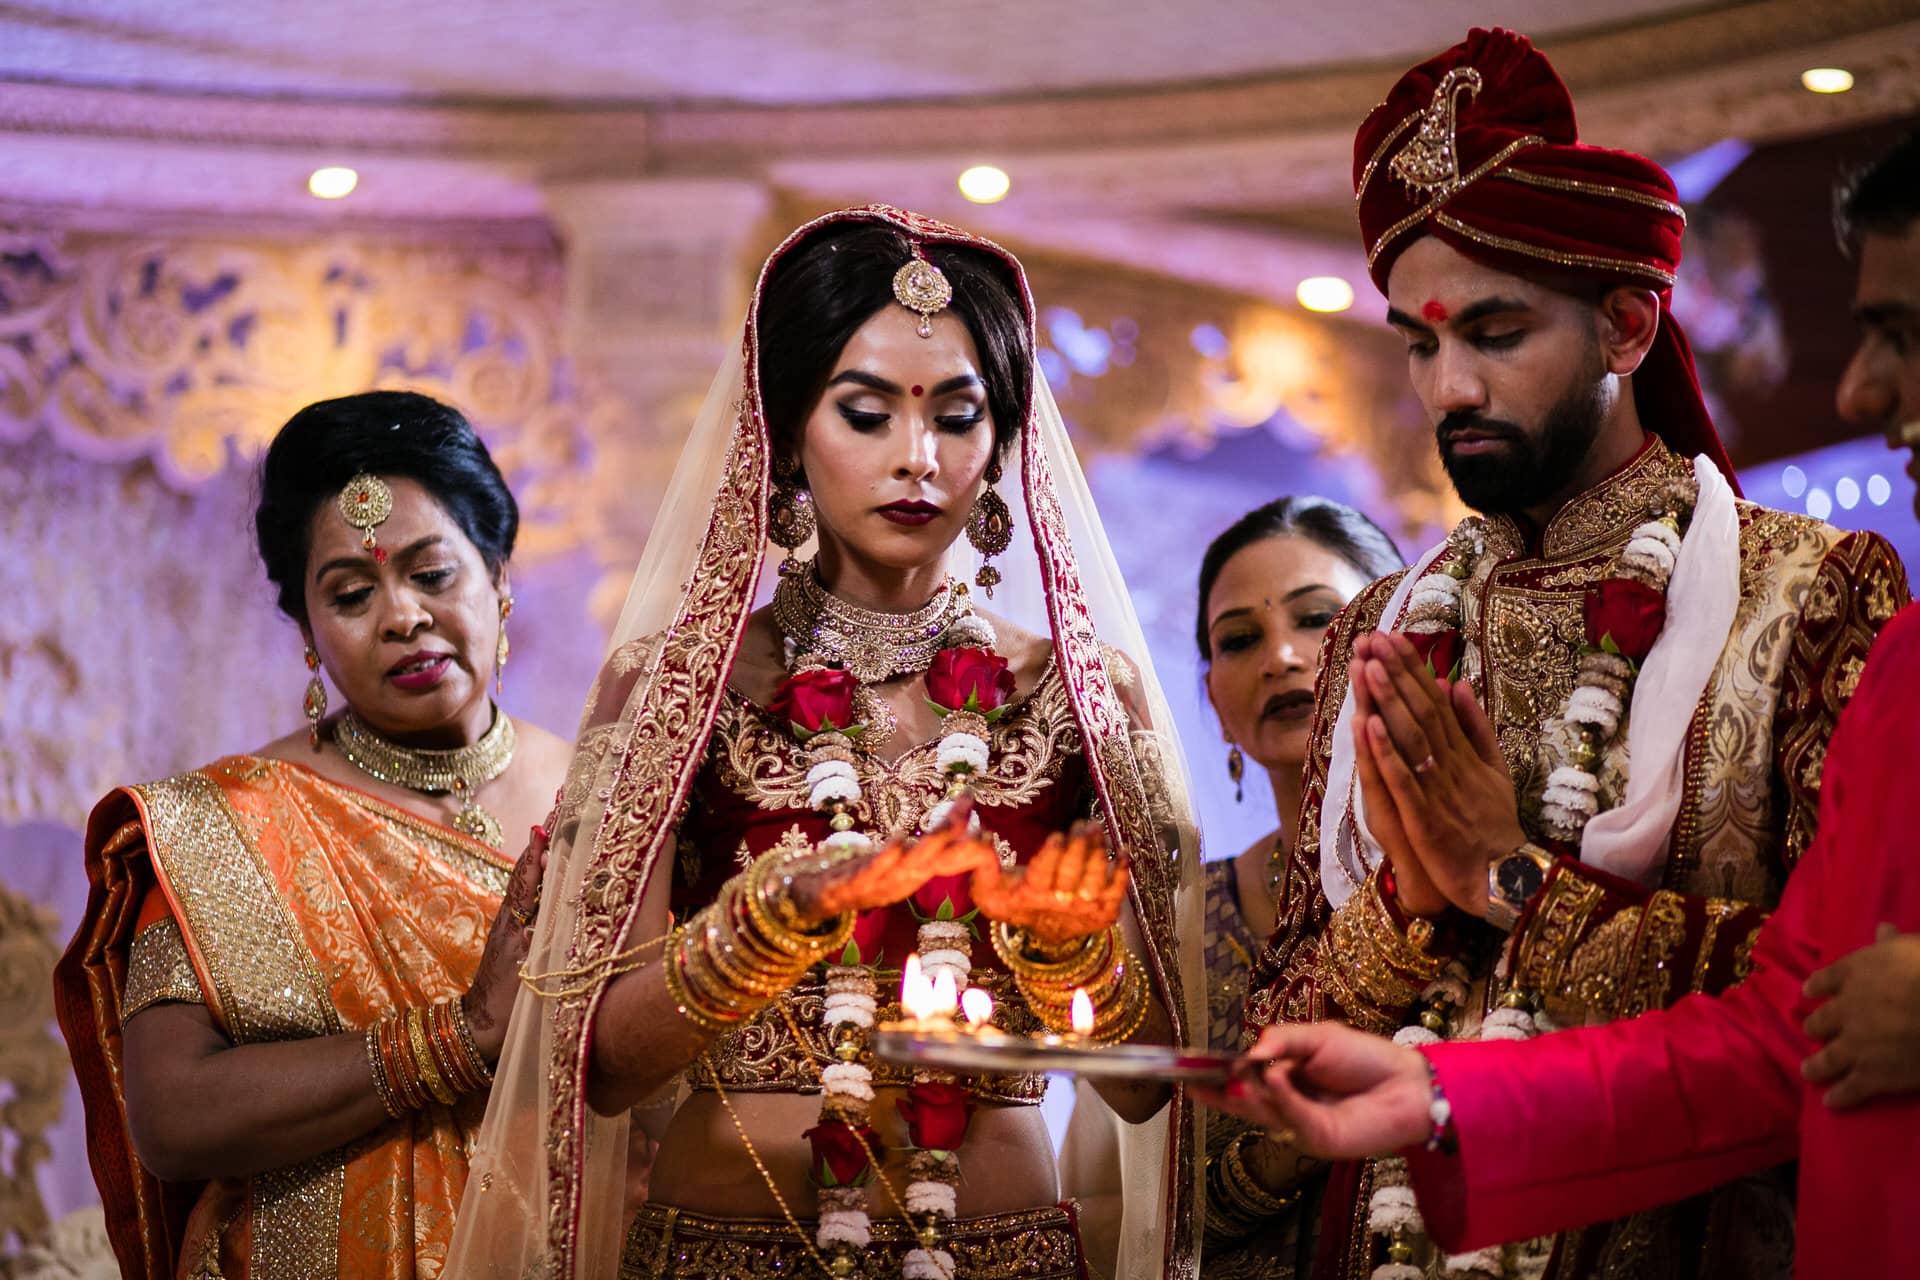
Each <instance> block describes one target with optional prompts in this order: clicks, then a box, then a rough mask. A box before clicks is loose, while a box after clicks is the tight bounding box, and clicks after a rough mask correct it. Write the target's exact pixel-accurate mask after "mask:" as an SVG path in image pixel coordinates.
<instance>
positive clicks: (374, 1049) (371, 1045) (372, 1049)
mask: <svg viewBox="0 0 1920 1280" xmlns="http://www.w3.org/2000/svg"><path fill="white" fill-rule="evenodd" d="M366 1040H367V1065H368V1066H370V1067H372V1068H373V1091H374V1093H376V1094H378V1095H379V1097H380V1105H381V1106H383V1107H385V1108H386V1109H387V1115H388V1116H389V1117H390V1118H392V1119H394V1120H398V1119H399V1118H400V1117H401V1116H403V1115H405V1114H406V1113H405V1112H403V1111H402V1110H400V1104H399V1103H398V1102H396V1101H395V1100H394V1097H393V1086H391V1085H389V1084H388V1083H387V1070H386V1068H385V1067H384V1066H382V1065H381V1064H380V1023H379V1022H378V1021H374V1022H370V1023H368V1024H367V1036H366Z"/></svg>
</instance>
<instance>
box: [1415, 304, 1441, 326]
mask: <svg viewBox="0 0 1920 1280" xmlns="http://www.w3.org/2000/svg"><path fill="white" fill-rule="evenodd" d="M1420 315H1421V317H1422V318H1423V319H1425V320H1427V321H1428V322H1429V323H1432V324H1445V323H1446V322H1447V309H1446V308H1445V307H1444V306H1442V305H1441V304H1440V303H1439V302H1438V301H1437V300H1436V301H1430V302H1428V303H1427V305H1426V306H1424V307H1422V308H1420Z"/></svg>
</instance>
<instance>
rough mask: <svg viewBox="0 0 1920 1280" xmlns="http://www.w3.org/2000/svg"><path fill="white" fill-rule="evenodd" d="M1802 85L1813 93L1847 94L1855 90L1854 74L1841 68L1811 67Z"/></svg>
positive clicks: (1802, 76) (1801, 79)
mask: <svg viewBox="0 0 1920 1280" xmlns="http://www.w3.org/2000/svg"><path fill="white" fill-rule="evenodd" d="M1800 83H1801V84H1802V85H1804V86H1805V87H1806V88H1807V89H1808V90H1809V91H1811V92H1813V93H1845V92H1846V91H1847V90H1849V89H1851V88H1853V72H1851V71H1846V70H1842V69H1841V68H1839V67H1809V68H1808V69H1807V70H1805V71H1802V72H1801V73H1800Z"/></svg>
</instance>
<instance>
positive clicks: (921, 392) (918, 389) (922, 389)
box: [913, 382, 927, 400]
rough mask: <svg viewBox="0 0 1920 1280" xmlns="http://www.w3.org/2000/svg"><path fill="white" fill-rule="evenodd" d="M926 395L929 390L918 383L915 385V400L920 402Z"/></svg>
mask: <svg viewBox="0 0 1920 1280" xmlns="http://www.w3.org/2000/svg"><path fill="white" fill-rule="evenodd" d="M926 393H927V390H926V388H925V387H923V386H921V385H920V384H919V383H917V382H916V383H914V384H913V398H914V399H915V400H918V399H919V398H920V397H921V396H923V395H925V394H926Z"/></svg>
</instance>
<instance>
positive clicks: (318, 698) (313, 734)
mask: <svg viewBox="0 0 1920 1280" xmlns="http://www.w3.org/2000/svg"><path fill="white" fill-rule="evenodd" d="M307 672H308V676H307V697H306V700H305V701H304V702H303V703H301V709H302V710H303V711H305V712H306V714H307V743H308V745H309V746H311V747H312V748H313V749H314V750H315V751H318V750H319V749H320V722H321V721H322V720H324V719H326V718H327V685H326V682H325V681H324V680H322V679H321V678H320V655H319V654H318V653H315V652H314V649H313V645H312V644H311V643H309V644H308V645H307Z"/></svg>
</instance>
